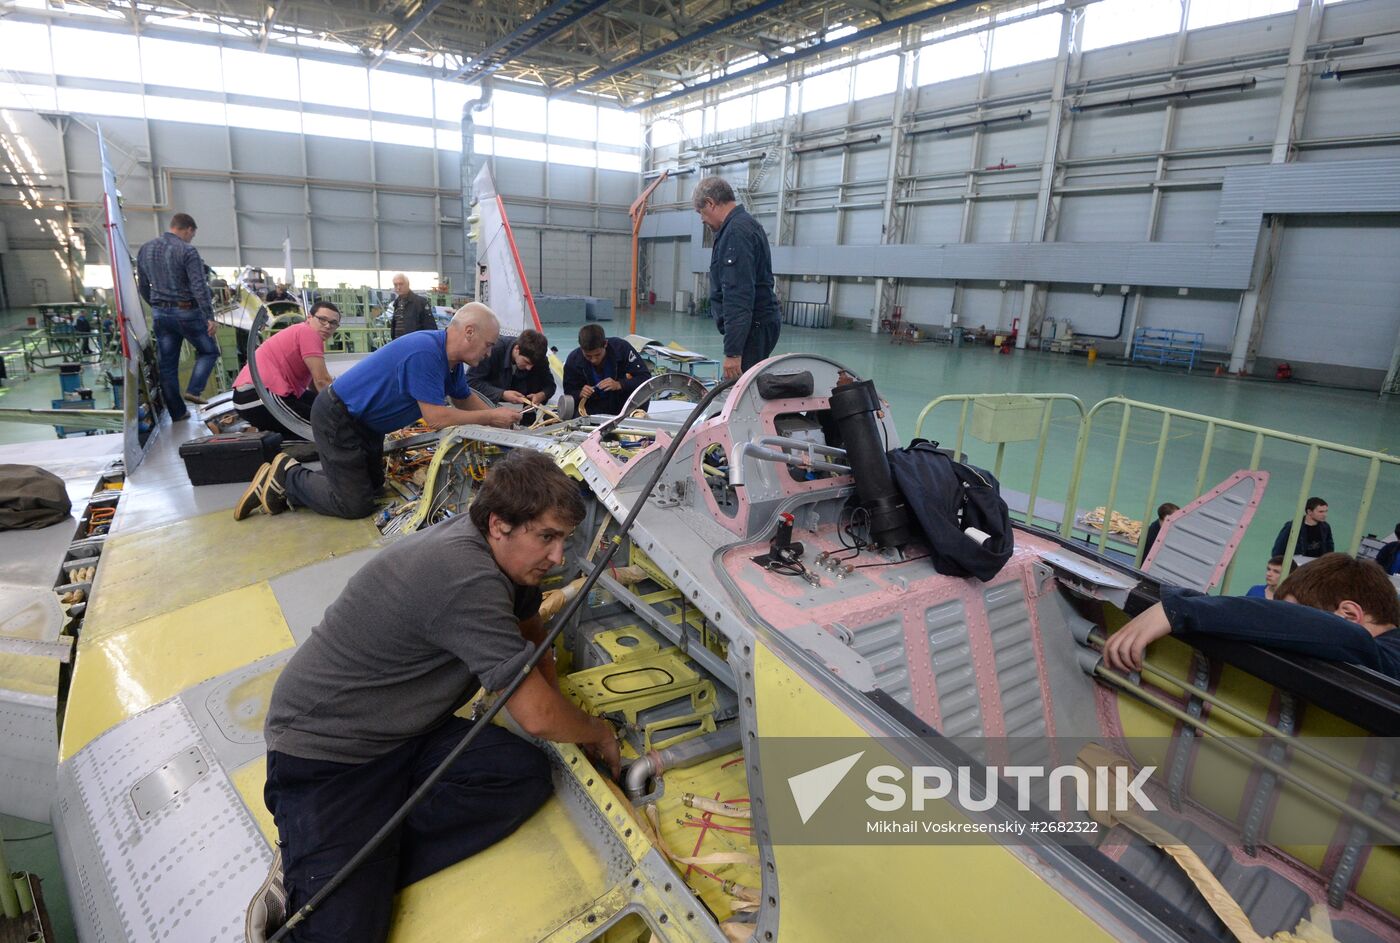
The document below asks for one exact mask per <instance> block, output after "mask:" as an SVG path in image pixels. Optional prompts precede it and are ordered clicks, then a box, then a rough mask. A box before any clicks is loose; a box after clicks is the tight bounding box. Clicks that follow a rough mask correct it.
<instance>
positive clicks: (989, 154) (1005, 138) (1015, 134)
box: [982, 114, 1045, 166]
mask: <svg viewBox="0 0 1400 943" xmlns="http://www.w3.org/2000/svg"><path fill="white" fill-rule="evenodd" d="M994 127H995V128H996V130H995V131H988V132H987V133H986V134H984V135H983V136H982V164H983V166H990V165H992V164H996V163H1000V162H1002V161H1005V162H1006V163H1008V164H1037V163H1039V162H1040V158H1041V155H1042V154H1043V153H1044V151H1045V116H1044V115H1043V114H1041V115H1032V116H1031V117H1029V118H1027V119H1026V120H1025V121H1021V122H1017V123H1016V124H1007V125H995V126H994Z"/></svg>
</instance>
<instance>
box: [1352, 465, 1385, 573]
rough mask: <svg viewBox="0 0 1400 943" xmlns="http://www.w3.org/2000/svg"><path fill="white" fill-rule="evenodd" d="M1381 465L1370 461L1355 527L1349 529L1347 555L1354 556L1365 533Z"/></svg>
mask: <svg viewBox="0 0 1400 943" xmlns="http://www.w3.org/2000/svg"><path fill="white" fill-rule="evenodd" d="M1380 474H1381V463H1380V462H1379V461H1377V460H1376V459H1374V458H1373V459H1371V469H1370V471H1368V472H1367V473H1366V487H1365V488H1362V489H1361V506H1360V507H1359V508H1357V510H1356V526H1355V527H1353V528H1352V529H1351V547H1350V548H1349V549H1348V550H1347V553H1349V554H1351V555H1352V556H1356V551H1357V550H1358V549H1359V548H1360V547H1361V535H1362V534H1363V533H1365V528H1366V518H1367V516H1368V515H1370V513H1371V499H1372V498H1374V497H1375V496H1376V480H1377V479H1378V478H1380Z"/></svg>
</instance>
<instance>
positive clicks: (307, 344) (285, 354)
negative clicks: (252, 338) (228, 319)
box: [233, 301, 340, 439]
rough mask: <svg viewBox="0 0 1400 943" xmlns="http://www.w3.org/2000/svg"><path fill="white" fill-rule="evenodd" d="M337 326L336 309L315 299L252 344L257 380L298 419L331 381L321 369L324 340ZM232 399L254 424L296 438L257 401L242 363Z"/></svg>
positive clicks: (308, 411) (308, 413)
mask: <svg viewBox="0 0 1400 943" xmlns="http://www.w3.org/2000/svg"><path fill="white" fill-rule="evenodd" d="M338 327H340V309H339V308H337V307H336V306H335V305H333V304H331V303H330V302H329V301H318V302H316V304H314V305H312V307H311V314H309V315H307V318H306V320H305V321H302V322H301V323H299V324H293V325H292V326H291V327H287V328H283V329H282V330H280V331H278V332H277V333H276V334H273V335H272V336H271V337H269V338H268V339H267V340H265V341H263V342H262V343H261V344H259V345H258V350H257V353H255V354H254V356H255V357H256V358H257V362H258V379H260V380H262V384H263V386H265V387H267V391H268V392H269V393H271V394H272V395H273V396H276V397H277V398H278V399H279V400H281V401H282V405H283V406H286V407H287V408H288V409H290V410H291V411H292V412H294V413H296V414H297V415H298V416H300V417H301V418H302V419H306V420H308V421H309V420H310V419H311V407H312V404H314V403H315V401H316V395H317V394H318V393H320V392H321V391H322V390H324V389H325V388H326V387H328V386H330V385H331V375H330V373H329V372H328V371H327V370H326V341H328V340H330V339H331V335H332V334H334V333H335V329H336V328H338ZM233 405H234V408H236V409H237V410H238V415H239V416H241V417H242V418H243V419H245V420H246V421H247V422H248V424H249V425H250V426H252V427H253V428H254V429H261V430H262V431H263V432H280V433H282V435H283V437H284V438H288V439H300V438H301V436H299V435H297V434H296V433H295V432H292V431H291V430H290V429H288V428H287V427H286V426H284V425H282V423H281V422H279V421H278V420H277V417H276V416H274V415H272V413H270V412H269V411H268V409H267V407H266V406H264V405H263V401H262V399H261V398H259V396H258V390H257V388H256V387H255V386H253V374H252V372H251V371H250V370H249V369H248V365H247V364H244V365H243V369H242V370H240V371H238V377H237V378H236V379H235V380H234V381H233Z"/></svg>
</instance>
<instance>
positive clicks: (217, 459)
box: [180, 431, 282, 485]
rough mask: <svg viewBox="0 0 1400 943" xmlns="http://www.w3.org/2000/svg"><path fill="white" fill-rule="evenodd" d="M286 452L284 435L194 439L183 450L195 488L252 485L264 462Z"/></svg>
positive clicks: (234, 434) (240, 434)
mask: <svg viewBox="0 0 1400 943" xmlns="http://www.w3.org/2000/svg"><path fill="white" fill-rule="evenodd" d="M281 448H282V434H281V433H280V432H256V431H254V432H224V433H221V434H219V435H207V436H204V437H202V438H199V439H191V440H190V441H188V442H186V443H185V444H183V445H181V446H180V457H181V458H183V459H184V460H185V471H187V472H189V476H190V484H192V485H227V484H234V483H236V482H240V481H252V480H253V475H255V474H257V471H258V469H259V468H261V467H262V464H263V463H264V462H270V461H272V458H273V456H274V455H276V454H277V452H278V450H279V449H281Z"/></svg>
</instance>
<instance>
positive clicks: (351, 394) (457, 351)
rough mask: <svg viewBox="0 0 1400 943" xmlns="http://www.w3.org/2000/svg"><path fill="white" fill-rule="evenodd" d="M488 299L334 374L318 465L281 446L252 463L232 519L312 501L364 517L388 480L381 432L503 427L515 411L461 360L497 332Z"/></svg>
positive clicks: (325, 397) (477, 353)
mask: <svg viewBox="0 0 1400 943" xmlns="http://www.w3.org/2000/svg"><path fill="white" fill-rule="evenodd" d="M500 332H501V326H500V323H499V322H498V321H497V320H496V315H495V314H493V313H492V311H491V309H490V308H488V307H486V305H484V304H479V303H477V302H472V303H470V304H466V305H463V306H462V308H461V309H460V310H458V311H457V313H456V314H455V315H454V316H453V318H452V323H451V324H449V325H448V326H447V329H446V330H443V331H415V332H414V333H411V334H406V335H404V336H403V337H400V338H399V339H398V340H395V341H391V342H390V343H388V344H386V345H384V346H383V347H381V348H379V349H378V350H376V351H375V352H374V353H372V354H370V355H369V356H368V357H366V358H365V359H364V360H361V361H360V362H359V363H357V364H355V366H354V367H352V368H351V369H350V370H348V371H346V373H345V374H344V375H343V376H341V377H339V378H337V379H336V380H335V381H334V382H333V383H332V384H331V385H330V386H329V387H328V388H327V389H326V390H325V391H324V392H323V393H321V395H319V396H317V397H316V403H315V405H313V406H312V407H311V431H312V433H313V434H314V435H315V438H316V451H317V454H318V455H319V456H320V459H321V469H322V470H321V471H319V472H315V471H312V470H311V469H309V468H307V467H305V466H303V465H301V464H299V463H297V462H296V461H295V460H294V459H292V458H290V457H288V456H287V455H286V454H285V453H284V454H279V455H278V456H277V457H276V458H275V459H273V460H272V461H271V462H269V463H268V464H266V465H264V466H263V467H262V468H260V469H258V473H257V474H256V475H255V476H254V477H253V481H252V484H250V485H249V486H248V490H247V491H245V492H244V493H243V497H242V498H240V499H239V501H238V503H237V504H236V505H234V509H233V517H234V520H242V519H243V518H245V517H247V516H248V515H249V514H252V513H253V511H255V510H256V509H258V508H259V507H261V508H262V509H263V510H264V511H266V512H267V513H268V514H280V513H282V512H283V511H285V510H287V508H288V507H308V508H310V509H311V510H313V511H315V512H317V513H318V514H326V515H329V516H331V517H346V518H358V517H367V516H368V515H370V514H371V513H373V512H374V503H375V495H377V494H378V492H379V489H380V488H382V487H383V485H384V435H385V433H388V432H393V431H394V430H395V429H402V428H403V427H404V426H408V425H412V424H413V423H414V422H417V421H418V420H419V419H420V418H421V419H422V420H423V421H424V422H426V423H427V424H428V426H429V427H430V428H433V429H441V428H443V427H445V426H456V425H462V424H466V423H474V424H476V425H483V426H495V427H497V428H501V429H508V428H510V426H511V425H513V424H514V423H515V422H516V420H517V419H519V417H520V413H519V412H518V411H516V410H514V409H512V408H510V407H509V406H500V407H496V408H494V409H493V408H491V406H490V404H489V403H487V402H486V401H485V400H483V399H482V398H481V397H480V396H477V395H476V394H475V393H473V392H472V389H471V387H470V386H469V385H468V384H467V367H469V366H475V365H476V363H477V362H478V361H479V360H481V359H482V358H483V357H485V356H486V354H487V352H488V351H490V350H491V346H492V345H493V344H495V343H496V339H497V337H498V336H499V335H500Z"/></svg>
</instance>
